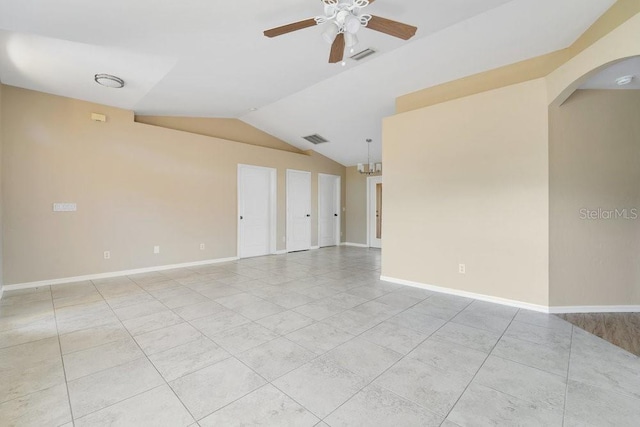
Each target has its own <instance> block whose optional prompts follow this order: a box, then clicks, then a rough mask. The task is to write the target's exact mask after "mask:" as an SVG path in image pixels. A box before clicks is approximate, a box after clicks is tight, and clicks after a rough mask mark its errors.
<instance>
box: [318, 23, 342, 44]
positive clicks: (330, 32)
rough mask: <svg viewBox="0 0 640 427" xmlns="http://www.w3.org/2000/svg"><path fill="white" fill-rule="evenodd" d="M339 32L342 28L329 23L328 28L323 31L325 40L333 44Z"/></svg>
mask: <svg viewBox="0 0 640 427" xmlns="http://www.w3.org/2000/svg"><path fill="white" fill-rule="evenodd" d="M339 32H340V29H339V28H338V26H337V25H335V24H333V23H329V25H327V29H326V30H324V32H323V33H322V38H323V39H324V41H326V42H327V43H329V44H331V43H333V41H334V40H335V39H336V37H337V36H338V33H339Z"/></svg>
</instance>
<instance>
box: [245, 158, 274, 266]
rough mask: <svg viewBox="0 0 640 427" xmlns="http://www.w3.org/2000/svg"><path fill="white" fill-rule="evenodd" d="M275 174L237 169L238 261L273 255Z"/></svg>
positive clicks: (247, 168) (271, 171) (254, 167)
mask: <svg viewBox="0 0 640 427" xmlns="http://www.w3.org/2000/svg"><path fill="white" fill-rule="evenodd" d="M275 193H276V170H275V169H270V168H263V167H258V166H248V165H238V257H239V258H249V257H256V256H263V255H268V254H270V253H273V252H275V227H276V225H275V224H276V194H275Z"/></svg>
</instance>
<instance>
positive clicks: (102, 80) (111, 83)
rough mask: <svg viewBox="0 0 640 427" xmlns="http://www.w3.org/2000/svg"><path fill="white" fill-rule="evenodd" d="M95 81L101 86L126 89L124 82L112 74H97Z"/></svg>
mask: <svg viewBox="0 0 640 427" xmlns="http://www.w3.org/2000/svg"><path fill="white" fill-rule="evenodd" d="M94 80H95V81H96V83H98V84H99V85H102V86H105V87H110V88H114V89H120V88H123V87H124V80H122V79H121V78H120V77H116V76H112V75H111V74H96V75H95V76H94Z"/></svg>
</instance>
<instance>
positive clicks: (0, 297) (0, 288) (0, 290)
mask: <svg viewBox="0 0 640 427" xmlns="http://www.w3.org/2000/svg"><path fill="white" fill-rule="evenodd" d="M2 294H4V286H2V285H0V301H1V300H2Z"/></svg>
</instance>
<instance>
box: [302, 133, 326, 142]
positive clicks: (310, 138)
mask: <svg viewBox="0 0 640 427" xmlns="http://www.w3.org/2000/svg"><path fill="white" fill-rule="evenodd" d="M302 138H304V139H306V140H307V141H309V142H310V143H312V144H315V145H318V144H324V143H325V142H329V140H328V139H325V138H323V137H321V136H320V135H318V134H315V135H309V136H303V137H302Z"/></svg>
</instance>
